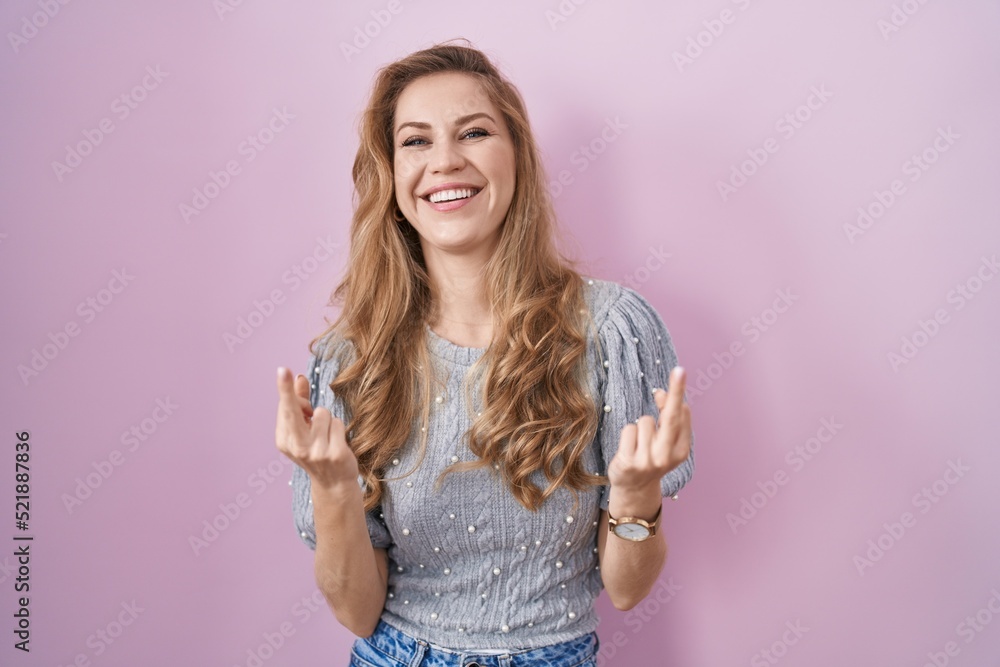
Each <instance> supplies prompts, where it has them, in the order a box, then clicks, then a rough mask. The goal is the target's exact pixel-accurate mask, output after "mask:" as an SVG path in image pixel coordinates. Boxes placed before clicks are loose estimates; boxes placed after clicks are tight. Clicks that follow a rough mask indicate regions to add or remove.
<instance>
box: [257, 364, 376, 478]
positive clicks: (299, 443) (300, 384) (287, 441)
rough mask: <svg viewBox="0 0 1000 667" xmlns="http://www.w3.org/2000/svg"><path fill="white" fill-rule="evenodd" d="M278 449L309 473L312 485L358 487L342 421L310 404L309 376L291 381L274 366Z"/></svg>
mask: <svg viewBox="0 0 1000 667" xmlns="http://www.w3.org/2000/svg"><path fill="white" fill-rule="evenodd" d="M275 442H276V443H277V445H278V450H279V451H280V452H281V453H282V454H284V455H285V456H287V457H288V458H290V459H291V460H292V461H294V462H295V463H296V464H298V465H299V466H300V467H301V468H302V469H303V470H305V471H306V472H307V473H308V474H309V478H310V480H311V482H312V484H313V485H315V486H319V487H321V488H323V489H326V490H333V489H337V488H341V487H344V486H349V485H352V484H353V485H354V487H355V488H357V489H360V487H359V486H358V474H359V470H358V459H357V457H356V456H355V455H354V452H353V451H352V450H351V448H350V446H348V444H347V439H346V437H345V428H344V422H343V421H342V420H341V419H339V418H338V417H334V416H332V415H331V414H330V411H329V410H327V409H326V408H316V409H315V410H314V409H313V407H312V403H311V401H310V400H309V379H308V378H306V377H305V376H304V375H298V376H296V377H295V379H294V382H293V380H292V372H291V371H290V370H288V369H287V368H284V367H280V368H278V423H277V428H276V430H275Z"/></svg>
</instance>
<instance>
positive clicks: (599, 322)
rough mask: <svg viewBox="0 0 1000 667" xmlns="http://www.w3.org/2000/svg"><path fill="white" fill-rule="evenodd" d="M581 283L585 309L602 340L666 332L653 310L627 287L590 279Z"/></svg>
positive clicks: (645, 300)
mask: <svg viewBox="0 0 1000 667" xmlns="http://www.w3.org/2000/svg"><path fill="white" fill-rule="evenodd" d="M583 283H584V294H585V295H586V296H585V298H586V301H587V307H588V308H589V309H590V314H591V317H592V318H593V320H594V325H595V326H596V328H597V330H598V331H599V332H600V333H601V334H602V336H603V335H605V334H608V333H612V332H614V331H620V332H630V331H656V332H658V333H659V332H660V330H661V329H666V327H665V326H664V324H663V320H662V318H661V317H660V314H659V313H658V312H657V310H656V308H654V307H653V305H652V304H651V303H649V301H648V300H647V299H646V298H645V297H644V296H642V295H641V294H639V293H638V292H636V291H635V290H634V289H632V288H631V287H626V286H624V285H620V284H618V283H616V282H613V281H610V280H600V279H598V278H590V277H584V279H583Z"/></svg>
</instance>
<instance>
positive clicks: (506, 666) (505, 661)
mask: <svg viewBox="0 0 1000 667" xmlns="http://www.w3.org/2000/svg"><path fill="white" fill-rule="evenodd" d="M497 663H498V664H499V665H500V667H510V664H511V658H510V655H508V654H507V653H504V654H503V655H501V656H500V659H499V660H497Z"/></svg>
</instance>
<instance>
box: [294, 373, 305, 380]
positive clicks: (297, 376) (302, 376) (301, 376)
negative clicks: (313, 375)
mask: <svg viewBox="0 0 1000 667" xmlns="http://www.w3.org/2000/svg"><path fill="white" fill-rule="evenodd" d="M304 377H305V375H303V374H302V373H299V374H298V375H296V376H295V379H296V380H298V379H299V378H304Z"/></svg>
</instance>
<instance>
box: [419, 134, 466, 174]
mask: <svg viewBox="0 0 1000 667" xmlns="http://www.w3.org/2000/svg"><path fill="white" fill-rule="evenodd" d="M464 163H465V158H464V157H463V156H462V153H461V151H460V150H458V147H457V146H456V145H455V143H454V142H452V141H449V140H447V139H445V140H441V141H436V142H434V145H433V146H431V155H430V158H429V161H428V167H429V168H430V170H431V171H432V172H434V173H443V172H449V171H455V170H456V169H461V168H462V166H463V164H464Z"/></svg>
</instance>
